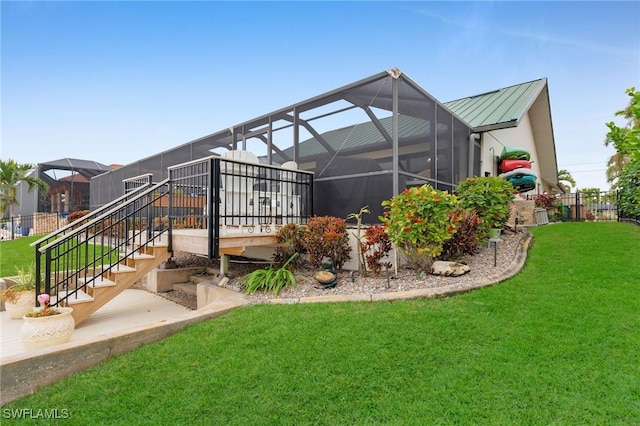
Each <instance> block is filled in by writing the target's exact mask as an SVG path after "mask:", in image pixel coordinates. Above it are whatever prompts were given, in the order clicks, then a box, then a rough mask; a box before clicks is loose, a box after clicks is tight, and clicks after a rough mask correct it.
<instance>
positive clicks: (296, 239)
mask: <svg viewBox="0 0 640 426" xmlns="http://www.w3.org/2000/svg"><path fill="white" fill-rule="evenodd" d="M276 237H277V239H278V246H277V247H276V250H275V255H274V260H273V261H274V263H275V264H276V265H283V264H284V263H285V262H286V261H287V260H289V259H291V257H292V256H293V255H296V254H302V253H304V251H305V249H304V235H303V232H302V228H301V227H300V226H299V225H297V224H295V223H288V224H286V225H284V226H283V227H282V228H280V229H279V230H278V234H277V235H276ZM301 262H302V258H301V256H296V257H295V258H294V260H293V261H292V262H291V263H290V266H291V267H296V266H298V265H299V264H300V263H301Z"/></svg>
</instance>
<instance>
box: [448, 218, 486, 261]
mask: <svg viewBox="0 0 640 426" xmlns="http://www.w3.org/2000/svg"><path fill="white" fill-rule="evenodd" d="M453 214H455V215H457V216H458V218H459V221H458V223H457V225H456V233H455V234H453V237H451V238H450V239H448V240H447V241H445V242H444V246H443V247H442V254H441V255H440V258H441V259H444V260H455V259H457V258H459V257H460V256H463V255H465V254H476V253H478V252H479V251H480V236H481V235H482V219H480V216H478V214H477V213H476V211H475V210H465V209H462V208H459V209H457V210H456V211H455V212H454V213H453Z"/></svg>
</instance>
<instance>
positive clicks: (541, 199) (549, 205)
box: [533, 194, 562, 210]
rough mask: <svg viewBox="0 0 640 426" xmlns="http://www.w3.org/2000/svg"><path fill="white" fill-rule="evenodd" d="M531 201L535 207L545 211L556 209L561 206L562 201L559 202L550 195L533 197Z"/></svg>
mask: <svg viewBox="0 0 640 426" xmlns="http://www.w3.org/2000/svg"><path fill="white" fill-rule="evenodd" d="M533 201H534V203H535V206H536V207H539V208H543V209H547V210H554V209H557V208H558V207H559V205H561V204H562V201H560V200H559V199H558V198H556V196H555V195H552V194H538V195H534V196H533Z"/></svg>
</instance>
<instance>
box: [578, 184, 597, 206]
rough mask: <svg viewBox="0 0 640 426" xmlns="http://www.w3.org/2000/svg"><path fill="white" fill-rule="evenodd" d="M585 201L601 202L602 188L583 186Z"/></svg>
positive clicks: (581, 193) (581, 192)
mask: <svg viewBox="0 0 640 426" xmlns="http://www.w3.org/2000/svg"><path fill="white" fill-rule="evenodd" d="M580 195H581V196H582V202H583V203H589V204H593V203H599V202H600V188H582V189H581V190H580Z"/></svg>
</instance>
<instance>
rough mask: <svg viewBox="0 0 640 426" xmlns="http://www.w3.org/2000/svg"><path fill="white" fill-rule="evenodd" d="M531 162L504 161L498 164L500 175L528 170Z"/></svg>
mask: <svg viewBox="0 0 640 426" xmlns="http://www.w3.org/2000/svg"><path fill="white" fill-rule="evenodd" d="M530 168H531V161H527V160H510V159H504V160H502V161H501V162H500V173H507V172H510V171H511V170H515V169H530Z"/></svg>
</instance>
